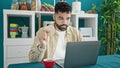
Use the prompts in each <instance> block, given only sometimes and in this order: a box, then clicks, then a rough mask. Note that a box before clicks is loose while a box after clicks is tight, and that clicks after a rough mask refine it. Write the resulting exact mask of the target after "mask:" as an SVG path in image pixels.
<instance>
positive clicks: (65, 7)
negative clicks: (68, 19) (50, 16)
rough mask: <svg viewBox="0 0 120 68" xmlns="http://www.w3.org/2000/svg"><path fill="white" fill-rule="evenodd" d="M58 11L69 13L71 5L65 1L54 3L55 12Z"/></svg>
mask: <svg viewBox="0 0 120 68" xmlns="http://www.w3.org/2000/svg"><path fill="white" fill-rule="evenodd" d="M59 11H60V12H67V13H69V12H71V11H72V7H71V6H70V5H69V4H68V3H66V2H58V3H57V4H56V5H55V13H58V12H59Z"/></svg>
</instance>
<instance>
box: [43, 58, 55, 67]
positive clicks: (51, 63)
mask: <svg viewBox="0 0 120 68" xmlns="http://www.w3.org/2000/svg"><path fill="white" fill-rule="evenodd" d="M42 63H43V64H44V66H45V68H54V65H55V60H53V59H51V58H48V59H44V60H43V61H42Z"/></svg>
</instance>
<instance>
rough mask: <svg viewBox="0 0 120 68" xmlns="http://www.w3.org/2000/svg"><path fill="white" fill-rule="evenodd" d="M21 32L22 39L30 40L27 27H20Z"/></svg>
mask: <svg viewBox="0 0 120 68" xmlns="http://www.w3.org/2000/svg"><path fill="white" fill-rule="evenodd" d="M19 31H21V32H22V38H28V27H26V26H25V25H24V26H23V27H19Z"/></svg>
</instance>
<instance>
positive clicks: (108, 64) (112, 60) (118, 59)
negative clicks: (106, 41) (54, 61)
mask: <svg viewBox="0 0 120 68" xmlns="http://www.w3.org/2000/svg"><path fill="white" fill-rule="evenodd" d="M8 68H44V65H43V64H42V63H40V62H34V63H29V62H28V63H19V64H10V65H9V66H8ZM54 68H60V67H59V66H57V65H55V66H54ZM77 68H120V55H105V56H98V60H97V63H96V64H95V65H91V66H84V67H77Z"/></svg>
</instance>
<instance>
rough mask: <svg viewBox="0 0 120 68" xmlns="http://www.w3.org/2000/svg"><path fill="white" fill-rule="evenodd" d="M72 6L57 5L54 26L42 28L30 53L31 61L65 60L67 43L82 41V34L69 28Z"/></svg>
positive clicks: (61, 3) (60, 3) (64, 3)
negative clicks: (46, 59)
mask: <svg viewBox="0 0 120 68" xmlns="http://www.w3.org/2000/svg"><path fill="white" fill-rule="evenodd" d="M71 11H72V8H71V6H70V5H69V4H68V3H66V2H58V3H57V4H56V5H55V13H54V15H53V19H54V21H55V23H54V24H52V25H49V26H46V27H43V28H40V29H39V30H38V32H37V35H36V37H35V40H34V44H33V46H32V48H31V50H30V52H29V61H30V62H36V61H41V60H43V59H45V58H54V59H63V58H64V57H65V49H66V43H67V42H77V41H81V40H82V38H81V36H80V32H79V31H78V30H77V29H76V28H74V27H71V26H69V24H70V18H71Z"/></svg>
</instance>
